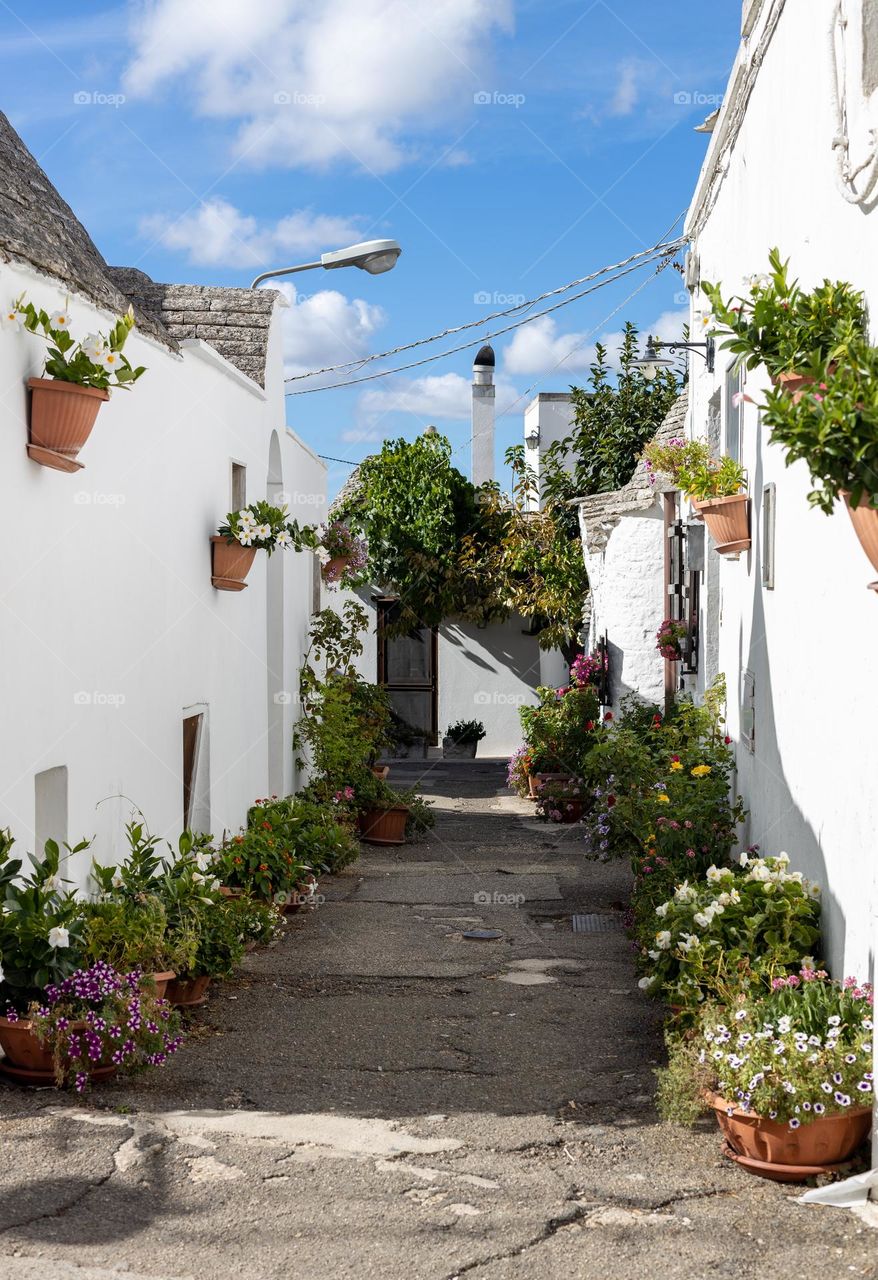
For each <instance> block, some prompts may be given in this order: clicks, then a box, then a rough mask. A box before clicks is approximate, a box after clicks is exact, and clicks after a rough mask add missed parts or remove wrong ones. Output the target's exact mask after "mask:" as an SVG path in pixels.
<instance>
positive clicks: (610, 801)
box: [607, 796, 616, 809]
mask: <svg viewBox="0 0 878 1280" xmlns="http://www.w3.org/2000/svg"><path fill="white" fill-rule="evenodd" d="M615 803H616V797H615V796H607V808H608V809H612V807H613V805H614V804H615Z"/></svg>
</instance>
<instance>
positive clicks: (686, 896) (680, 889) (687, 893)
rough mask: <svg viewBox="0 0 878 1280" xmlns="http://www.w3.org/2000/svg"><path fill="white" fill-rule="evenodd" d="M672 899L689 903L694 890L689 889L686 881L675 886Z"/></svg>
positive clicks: (693, 895)
mask: <svg viewBox="0 0 878 1280" xmlns="http://www.w3.org/2000/svg"><path fill="white" fill-rule="evenodd" d="M674 897H675V898H676V899H677V901H678V902H691V901H692V899H693V898H694V897H695V890H694V889H691V888H690V887H689V881H688V880H684V881H683V883H682V884H678V885H677V889H676V892H675V893H674Z"/></svg>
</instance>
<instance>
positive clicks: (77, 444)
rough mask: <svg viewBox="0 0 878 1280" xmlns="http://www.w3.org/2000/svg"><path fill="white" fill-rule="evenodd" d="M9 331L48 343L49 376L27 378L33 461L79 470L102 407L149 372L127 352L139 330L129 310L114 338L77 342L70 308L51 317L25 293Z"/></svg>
mask: <svg viewBox="0 0 878 1280" xmlns="http://www.w3.org/2000/svg"><path fill="white" fill-rule="evenodd" d="M5 327H7V328H24V329H26V330H27V331H28V333H34V334H37V335H38V336H39V337H42V338H43V339H44V340H45V341H46V343H47V344H48V347H49V350H48V352H47V354H46V361H45V367H44V375H45V376H43V377H41V378H28V382H27V385H28V388H29V389H30V393H31V404H30V423H29V443H28V446H27V452H28V456H29V457H30V458H32V459H33V461H34V462H38V463H40V465H41V466H44V467H52V468H54V470H56V471H68V472H73V471H80V470H81V469H82V463H81V462H79V461H77V455H78V454H79V451H80V449H81V448H82V446H83V445H84V444H85V442H86V440H87V439H88V437H89V435H90V434H91V430H92V427H93V426H94V424H95V420H96V418H97V416H98V410H99V409H100V407H101V405H102V404H103V402H104V401H105V400H107V399H109V396H110V392H111V391H113V390H115V389H116V388H118V387H121V388H123V389H127V388H128V387H129V386H130V384H131V383H133V382H136V381H137V379H138V378H139V377H140V376H141V374H143V373H145V372H146V370H145V369H144V368H143V367H142V366H139V367H138V368H136V369H135V368H133V367H132V366H131V364H130V362H129V361H128V359H127V357H126V356H125V355H124V354H123V351H122V348H123V347H124V346H125V342H126V340H127V338H128V335H129V333H130V332H131V330H132V329H133V328H134V312H133V310H132V309H131V308H130V307H129V309H128V311H127V312H126V313H125V315H124V316H119V317H118V318H117V320H116V323H115V324H114V325H113V328H112V329H111V330H110V333H109V336H107V337H105V336H104V335H103V334H102V333H91V334H89V335H88V337H86V338H83V339H82V340H81V341H80V342H77V341H76V340H75V339H74V338H73V337H72V335H71V334H70V315H69V313H68V311H67V308H66V307H65V308H63V309H61V310H59V311H55V312H53V313H52V315H51V316H50V315H48V314H47V313H46V312H45V311H43V310H42V308H40V309H37V308H36V307H35V306H34V304H33V303H32V302H26V301H25V298H24V294H22V295H21V296H20V297H18V298H16V300H15V301H14V302H13V304H12V307H11V308H10V310H9V311H8V312H7V314H6V318H5Z"/></svg>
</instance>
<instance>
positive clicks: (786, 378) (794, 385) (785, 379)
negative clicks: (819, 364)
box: [771, 360, 838, 404]
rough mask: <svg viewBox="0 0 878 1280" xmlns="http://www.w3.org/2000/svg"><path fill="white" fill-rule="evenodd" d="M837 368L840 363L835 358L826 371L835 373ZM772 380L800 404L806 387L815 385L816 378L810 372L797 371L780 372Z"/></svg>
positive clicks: (794, 401) (794, 402)
mask: <svg viewBox="0 0 878 1280" xmlns="http://www.w3.org/2000/svg"><path fill="white" fill-rule="evenodd" d="M837 368H838V365H837V364H836V362H835V361H834V360H833V362H832V363H831V364H830V365H828V366H827V368H826V372H827V373H835V371H836V369H837ZM771 381H772V382H773V383H774V385H775V386H776V387H780V389H781V390H782V391H784V392H786V394H787V395H788V396H791V397H792V401H793V404H798V403H799V401H800V400H801V398H802V396H803V395H804V394H805V390H806V388H807V387H812V386H813V385H814V379H813V378H812V376H811V374H810V373H796V372H795V371H790V372H789V373H779V374H777V375H776V376H775V377H773V378H772V379H771Z"/></svg>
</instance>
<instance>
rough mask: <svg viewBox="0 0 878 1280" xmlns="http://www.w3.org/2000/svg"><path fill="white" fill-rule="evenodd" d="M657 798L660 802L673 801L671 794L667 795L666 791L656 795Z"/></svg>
mask: <svg viewBox="0 0 878 1280" xmlns="http://www.w3.org/2000/svg"><path fill="white" fill-rule="evenodd" d="M656 799H657V800H658V802H659V804H670V803H671V798H670V796H666V795H665V793H664V791H663V792H662V793H661V795H659V796H657V797H656Z"/></svg>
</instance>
